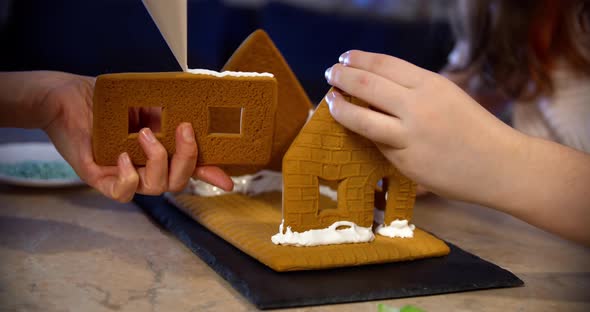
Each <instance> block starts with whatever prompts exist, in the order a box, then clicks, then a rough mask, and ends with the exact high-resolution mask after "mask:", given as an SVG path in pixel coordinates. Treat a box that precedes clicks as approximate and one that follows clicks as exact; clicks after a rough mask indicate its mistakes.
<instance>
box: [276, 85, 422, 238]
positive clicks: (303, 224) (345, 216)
mask: <svg viewBox="0 0 590 312" xmlns="http://www.w3.org/2000/svg"><path fill="white" fill-rule="evenodd" d="M345 97H346V98H347V99H348V101H350V102H352V103H354V104H357V105H363V106H367V105H366V104H365V103H363V102H362V101H360V100H358V99H356V98H353V97H350V96H345ZM382 178H385V180H386V181H387V183H384V185H387V192H388V200H387V203H386V206H385V224H389V223H390V222H391V221H393V220H396V219H403V220H408V221H410V219H411V217H412V210H413V208H414V200H415V196H416V184H415V183H414V182H412V181H411V180H409V179H408V178H406V177H405V176H403V175H402V174H401V173H400V172H399V171H398V170H397V169H396V168H395V167H394V166H393V165H392V164H391V163H390V162H389V161H388V160H387V159H386V158H385V157H384V156H383V155H382V154H381V152H380V151H379V150H378V149H377V147H376V146H375V144H374V143H373V142H371V141H370V140H368V139H366V138H364V137H362V136H360V135H358V134H356V133H353V132H351V131H349V130H348V129H346V128H344V127H343V126H342V125H340V124H339V123H338V122H337V121H336V120H334V118H332V115H330V111H329V109H328V105H327V104H326V102H325V99H324V100H323V101H322V102H321V103H320V105H319V106H318V107H317V109H316V111H315V112H314V114H313V115H312V117H311V119H310V120H309V121H308V122H307V123H306V124H305V126H304V127H303V129H302V130H301V132H300V133H299V135H298V136H297V137H296V138H295V140H294V141H293V144H292V145H291V147H290V148H289V150H288V151H287V153H286V154H285V157H284V159H283V219H284V221H285V226H290V227H291V228H292V229H293V231H298V232H302V231H306V230H310V229H321V228H327V227H329V226H330V225H331V224H333V223H334V222H336V221H341V220H346V221H352V222H354V223H356V224H357V225H360V226H363V227H370V226H371V225H372V224H373V213H374V207H375V205H374V196H375V189H376V188H377V183H378V182H379V180H381V179H382ZM322 181H325V184H337V192H338V200H337V207H336V208H332V209H329V208H328V209H322V208H324V207H320V205H319V198H320V194H319V186H320V183H321V182H322Z"/></svg>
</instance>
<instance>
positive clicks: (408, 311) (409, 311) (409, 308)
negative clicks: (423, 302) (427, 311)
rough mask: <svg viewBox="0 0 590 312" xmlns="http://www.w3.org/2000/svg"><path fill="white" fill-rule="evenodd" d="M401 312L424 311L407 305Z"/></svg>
mask: <svg viewBox="0 0 590 312" xmlns="http://www.w3.org/2000/svg"><path fill="white" fill-rule="evenodd" d="M399 312H424V310H422V309H419V308H416V307H415V306H411V305H407V306H403V307H402V308H401V309H400V310H399Z"/></svg>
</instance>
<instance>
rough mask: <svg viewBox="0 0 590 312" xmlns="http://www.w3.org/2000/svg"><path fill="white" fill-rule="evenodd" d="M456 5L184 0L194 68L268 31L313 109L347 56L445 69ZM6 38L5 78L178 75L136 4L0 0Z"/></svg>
mask: <svg viewBox="0 0 590 312" xmlns="http://www.w3.org/2000/svg"><path fill="white" fill-rule="evenodd" d="M163 1H164V0H163ZM452 1H453V0H430V1H428V0H415V1H411V0H283V1H270V0H225V1H223V0H188V61H189V67H190V68H208V69H214V70H219V69H220V68H221V67H222V66H223V64H224V63H225V61H226V60H227V59H228V58H229V56H230V55H231V54H232V52H233V51H234V50H235V49H236V48H237V47H238V46H239V45H240V43H241V42H242V40H244V39H245V38H246V37H247V36H248V34H250V33H251V32H252V31H254V30H256V29H258V28H262V29H264V30H266V31H267V32H268V33H269V35H270V36H271V38H272V39H273V40H274V42H275V44H276V45H277V46H278V48H279V49H280V50H281V52H282V53H283V55H284V56H285V58H286V59H287V62H288V63H289V64H290V65H291V67H292V69H293V71H294V72H295V74H296V75H297V77H298V78H299V79H300V81H301V83H302V84H303V87H304V88H305V89H306V91H307V92H308V94H309V96H310V98H311V99H312V101H313V102H314V103H317V102H319V100H320V99H321V98H322V96H323V95H324V94H325V92H326V91H327V90H328V89H329V88H328V85H327V84H326V82H325V80H324V75H323V73H324V70H325V69H326V68H327V67H329V66H331V65H333V64H334V63H335V62H337V60H338V56H339V55H340V54H341V53H343V52H345V51H347V50H350V49H362V50H367V51H372V52H380V53H386V54H390V55H395V56H398V57H401V58H403V59H406V60H408V61H410V62H412V63H414V64H417V65H419V66H422V67H424V68H427V69H430V70H434V71H437V70H439V69H440V68H442V67H443V66H444V65H445V63H446V61H447V56H448V54H449V52H450V50H451V49H452V46H453V38H452V33H451V30H450V27H449V24H448V21H447V15H448V10H449V8H450V6H451V3H452ZM0 40H1V41H0V42H1V43H2V47H1V48H0V70H3V71H12V70H40V69H46V70H60V71H66V72H72V73H77V74H84V75H99V74H104V73H112V72H155V71H179V70H180V68H179V66H178V64H177V63H176V61H175V59H174V56H173V55H172V53H171V52H170V50H169V49H168V47H167V45H166V43H165V42H164V39H163V38H162V37H161V35H160V33H159V32H158V29H157V27H156V25H155V24H154V23H153V22H152V20H151V18H150V16H149V15H148V13H147V11H146V9H145V8H144V6H143V4H142V2H141V1H140V0H0Z"/></svg>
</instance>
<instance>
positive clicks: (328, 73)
mask: <svg viewBox="0 0 590 312" xmlns="http://www.w3.org/2000/svg"><path fill="white" fill-rule="evenodd" d="M324 77H326V80H327V81H328V82H330V78H332V67H330V68H328V69H326V71H325V72H324Z"/></svg>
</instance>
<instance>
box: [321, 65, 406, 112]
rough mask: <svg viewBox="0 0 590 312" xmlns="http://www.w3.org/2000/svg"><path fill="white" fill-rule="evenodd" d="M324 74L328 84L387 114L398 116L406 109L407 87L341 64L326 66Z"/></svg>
mask: <svg viewBox="0 0 590 312" xmlns="http://www.w3.org/2000/svg"><path fill="white" fill-rule="evenodd" d="M325 74H326V80H328V83H329V84H331V85H333V86H335V87H337V88H339V89H341V90H342V91H344V92H346V93H348V94H350V95H352V96H354V97H357V98H359V99H361V100H364V101H365V102H367V103H369V104H371V105H372V106H374V107H376V108H377V109H379V110H381V111H383V112H385V113H387V114H390V115H394V116H398V117H400V115H402V114H403V113H404V112H405V111H406V109H405V107H404V105H405V104H406V102H407V101H406V100H405V98H406V97H407V94H408V89H407V88H405V87H402V86H400V85H398V84H396V83H393V82H391V81H389V80H387V79H385V78H383V77H381V76H378V75H376V74H373V73H371V72H368V71H364V70H360V69H356V68H352V67H346V66H343V65H342V64H336V65H334V66H332V67H331V68H328V69H327V70H326V73H325Z"/></svg>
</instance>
